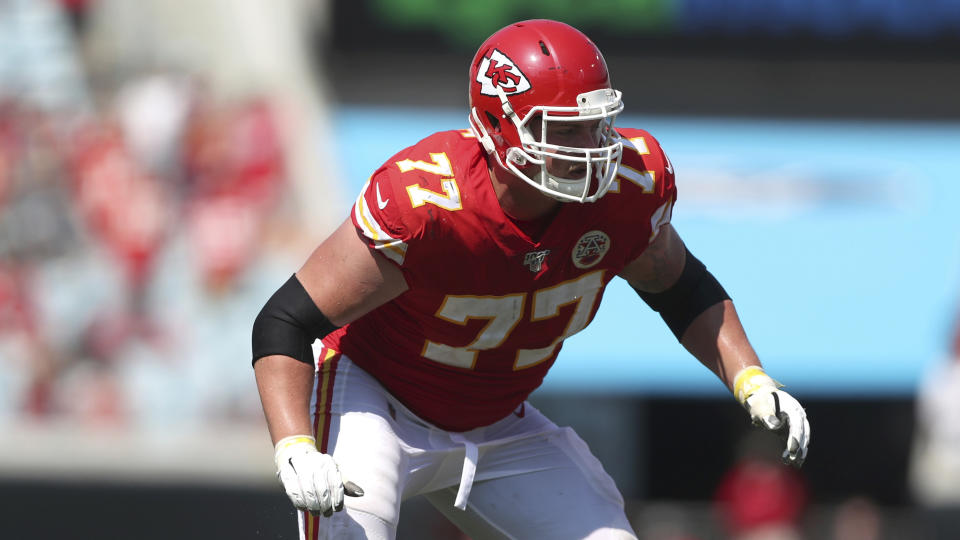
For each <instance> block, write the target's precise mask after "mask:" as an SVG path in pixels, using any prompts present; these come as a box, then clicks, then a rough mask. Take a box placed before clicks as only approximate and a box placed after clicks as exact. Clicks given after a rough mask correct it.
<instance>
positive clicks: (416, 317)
mask: <svg viewBox="0 0 960 540" xmlns="http://www.w3.org/2000/svg"><path fill="white" fill-rule="evenodd" d="M469 88H470V90H469V95H470V113H469V124H470V129H469V130H453V131H444V132H440V133H435V134H433V135H431V136H429V137H427V138H425V139H424V140H422V141H420V142H418V143H416V144H414V145H413V146H410V147H408V148H405V149H403V150H401V151H400V152H398V153H397V154H396V155H394V156H393V157H391V158H390V159H389V160H387V162H386V163H384V164H383V165H382V166H381V167H380V168H379V169H377V170H376V171H375V172H374V173H373V175H372V176H371V177H370V179H369V181H368V182H367V184H366V186H365V187H364V188H363V190H362V192H361V193H360V196H359V197H358V198H357V201H356V203H355V204H354V206H353V211H352V213H351V215H350V217H349V218H348V219H347V220H346V221H345V222H344V223H343V224H342V225H341V226H340V227H339V228H338V229H337V230H336V231H335V232H333V233H332V234H331V235H330V237H329V238H327V239H326V240H324V241H323V242H322V243H321V244H320V245H319V247H317V248H316V250H315V251H314V252H313V253H312V254H311V255H310V257H309V258H308V259H307V261H306V263H305V264H304V265H303V267H302V268H300V270H299V271H297V272H296V273H295V274H294V275H293V276H291V278H290V279H289V280H288V281H287V282H286V283H285V284H283V285H282V286H281V287H280V288H279V289H278V290H277V292H276V293H275V294H274V295H273V296H272V297H271V298H270V299H269V300H268V301H267V303H266V305H265V306H264V308H263V310H262V311H261V313H260V315H259V316H258V317H257V320H256V321H255V323H254V328H253V358H254V369H255V373H256V379H257V385H258V388H259V391H260V396H261V401H262V403H263V408H264V412H265V415H266V418H267V423H268V426H269V430H270V436H271V437H272V440H273V443H274V444H275V461H276V466H277V468H278V475H279V477H280V480H281V482H282V484H283V486H284V488H285V490H286V493H287V495H288V496H289V497H290V499H291V501H292V502H293V504H294V506H296V507H297V508H299V509H300V510H302V512H300V513H299V515H300V526H301V535H302V536H301V537H302V538H308V539H311V540H312V539H315V538H378V539H382V538H394V537H395V536H396V530H397V523H398V520H399V509H400V504H401V502H402V501H403V500H405V499H407V498H410V497H413V496H416V495H421V494H422V495H425V496H426V497H427V498H428V499H429V500H430V501H431V502H432V503H433V504H434V505H435V506H436V507H437V508H438V509H440V511H442V512H443V513H444V514H445V515H446V516H447V517H448V518H449V519H450V520H452V521H453V522H454V523H455V524H456V525H457V526H459V527H460V528H461V529H462V530H463V531H464V532H465V533H466V534H468V535H470V536H471V537H472V538H475V539H480V538H551V539H560V538H635V536H634V533H633V531H632V529H631V527H630V524H629V522H628V521H627V517H626V515H625V513H624V509H623V498H622V496H621V495H620V493H619V492H618V490H617V488H616V486H615V485H614V482H613V481H612V479H611V478H610V476H609V475H608V474H607V473H606V472H605V471H604V470H603V468H602V467H601V465H600V463H599V462H598V461H597V459H596V458H595V457H594V456H593V455H592V454H591V453H590V451H589V449H588V448H587V446H586V444H584V442H583V441H582V440H581V439H580V438H579V437H578V436H577V435H576V434H575V433H574V432H572V431H571V430H570V429H569V428H561V427H558V426H557V425H555V424H554V423H553V422H551V421H550V420H549V419H547V418H546V417H544V416H543V415H542V414H541V413H540V412H538V411H537V410H535V409H534V408H533V407H532V406H531V405H530V404H528V403H526V401H525V400H526V398H527V396H529V395H530V393H531V392H532V391H533V390H534V389H536V388H537V387H538V386H539V385H540V383H541V382H542V381H543V378H544V376H545V375H546V373H547V370H549V369H550V366H551V365H553V363H554V361H555V360H556V359H557V355H558V354H559V352H560V349H561V347H562V345H563V340H564V339H565V338H567V337H569V336H571V335H573V334H575V333H577V332H579V331H580V330H582V329H583V328H584V327H585V326H586V325H587V324H588V323H589V322H590V320H591V319H592V318H593V316H594V314H595V313H596V310H597V307H598V306H599V305H600V298H601V296H602V295H603V291H604V288H605V287H606V285H607V283H609V282H610V280H612V279H613V278H614V277H617V276H619V277H620V278H622V279H625V280H627V282H628V283H629V284H630V285H631V286H632V287H633V288H634V289H635V290H636V291H637V293H638V294H639V296H640V297H641V298H642V299H643V300H644V301H645V302H646V303H647V304H649V305H650V306H651V307H652V308H653V309H654V310H656V311H657V312H659V313H660V315H661V316H662V317H663V319H664V320H665V322H666V324H667V325H668V327H669V328H670V329H671V330H672V331H673V333H674V334H675V335H676V337H677V339H679V340H680V342H681V343H682V344H683V345H684V346H685V347H686V348H687V349H688V350H689V351H690V352H691V353H692V355H693V356H694V357H696V358H697V359H698V360H700V361H701V362H702V363H703V364H705V365H706V366H707V367H708V368H709V369H711V370H712V371H713V372H714V373H716V375H717V376H718V377H719V378H720V379H721V381H723V383H724V384H726V385H727V386H728V387H729V388H730V390H731V391H732V392H733V393H734V395H735V397H736V399H737V400H739V402H740V403H741V404H743V406H744V407H745V408H746V409H747V411H748V412H749V414H750V416H751V417H752V418H753V420H754V421H755V422H757V423H760V424H762V425H764V426H766V427H767V428H769V429H772V430H784V431H785V432H786V434H787V437H786V440H787V443H786V447H785V450H784V458H785V459H786V460H787V461H789V462H791V463H794V464H797V465H799V464H800V463H801V462H802V461H803V459H804V458H805V456H806V453H807V444H808V441H809V438H810V428H809V425H808V423H807V419H806V416H805V414H804V411H803V408H802V407H801V406H800V405H799V404H798V403H797V401H796V400H795V399H794V398H793V397H791V396H790V395H789V394H787V393H786V392H784V391H783V390H781V389H780V388H779V385H778V384H777V383H775V382H774V381H773V380H772V379H771V378H770V377H769V376H767V375H766V374H765V373H764V371H763V369H762V367H761V365H760V362H759V360H758V358H757V355H756V353H755V352H754V350H753V348H752V347H751V345H750V344H749V342H748V341H747V337H746V335H745V334H744V330H743V328H742V326H741V324H740V321H739V319H738V317H737V313H736V311H735V309H734V306H733V304H732V303H731V301H730V299H729V297H728V296H727V294H726V293H725V292H724V289H723V288H722V287H721V286H720V284H719V283H718V282H717V280H716V279H715V278H714V277H713V276H712V275H711V274H710V272H709V271H707V270H706V268H705V267H704V265H703V264H702V263H701V262H700V261H699V260H697V259H696V258H695V257H694V256H693V255H692V254H691V253H690V252H689V251H688V250H687V249H686V248H685V247H684V243H683V241H682V240H681V239H680V237H679V236H678V234H677V231H676V230H675V229H674V228H673V227H672V226H671V224H670V217H671V212H672V210H673V205H674V203H675V201H676V198H677V190H676V187H675V185H674V171H673V167H672V165H671V164H670V160H669V159H668V158H667V156H666V155H665V154H664V152H663V150H662V149H661V148H660V146H659V144H658V143H657V141H656V140H655V139H654V138H653V137H652V136H651V135H650V134H649V133H647V132H646V131H643V130H641V129H630V128H615V127H614V121H615V120H616V118H617V116H618V115H619V114H620V112H621V111H622V110H623V103H622V101H621V94H620V92H619V91H617V90H614V89H613V88H612V86H611V84H610V77H609V75H608V73H607V67H606V63H605V62H604V59H603V56H602V55H601V53H600V51H599V50H598V49H597V47H596V46H595V45H594V44H593V43H592V42H591V41H590V40H589V39H588V38H587V37H586V36H584V35H583V34H582V33H580V32H579V31H578V30H576V29H574V28H572V27H570V26H568V25H566V24H562V23H559V22H555V21H549V20H531V21H524V22H519V23H516V24H511V25H509V26H507V27H505V28H503V29H501V30H499V31H498V32H496V33H495V34H493V35H492V36H491V37H490V38H488V39H487V40H486V41H485V42H484V43H483V44H482V45H481V46H480V49H479V50H478V51H477V54H476V56H475V57H474V59H473V62H472V64H471V65H470V80H469ZM317 338H320V339H322V344H323V346H322V349H321V350H320V351H319V354H314V352H313V351H312V349H311V344H312V343H313V342H314V341H315V339H317ZM341 510H343V511H342V512H341Z"/></svg>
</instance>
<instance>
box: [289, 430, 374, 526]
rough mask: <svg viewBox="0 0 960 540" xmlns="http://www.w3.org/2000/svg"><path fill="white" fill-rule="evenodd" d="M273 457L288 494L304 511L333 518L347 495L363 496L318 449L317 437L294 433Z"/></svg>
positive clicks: (335, 464)
mask: <svg viewBox="0 0 960 540" xmlns="http://www.w3.org/2000/svg"><path fill="white" fill-rule="evenodd" d="M273 459H274V462H275V463H276V465H277V477H278V478H279V479H280V483H281V484H283V489H284V490H285V491H286V492H287V497H290V501H291V502H292V503H293V505H294V506H296V507H297V508H298V509H300V510H308V511H310V512H312V513H314V514H323V515H324V516H328V517H329V516H331V515H333V513H334V512H339V511H340V510H343V496H344V494H346V495H349V496H351V497H360V496H361V495H363V490H362V489H360V487H359V486H357V485H356V484H354V483H353V482H349V481H348V482H344V481H343V480H342V478H341V477H340V469H339V468H338V467H337V463H336V462H335V461H334V460H333V458H332V457H330V456H328V455H327V454H323V453H321V452H320V451H318V450H317V446H316V440H315V439H314V438H313V437H310V436H308V435H293V436H291V437H285V438H283V439H281V440H280V441H279V442H277V445H276V447H275V451H274V455H273Z"/></svg>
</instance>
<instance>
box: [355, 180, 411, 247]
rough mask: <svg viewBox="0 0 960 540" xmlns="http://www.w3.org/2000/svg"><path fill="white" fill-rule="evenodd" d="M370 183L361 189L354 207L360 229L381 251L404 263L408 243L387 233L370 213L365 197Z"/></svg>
mask: <svg viewBox="0 0 960 540" xmlns="http://www.w3.org/2000/svg"><path fill="white" fill-rule="evenodd" d="M369 185H370V181H369V180H368V181H367V183H366V185H364V188H363V190H361V192H360V196H359V197H357V203H356V204H355V205H354V207H353V213H354V217H356V220H357V223H359V224H360V230H361V232H363V235H364V236H366V237H367V238H369V239H370V240H372V241H373V247H374V248H376V249H377V250H380V252H381V253H383V254H384V255H386V256H387V257H388V258H390V259H392V260H393V261H395V262H396V263H397V264H401V265H402V264H403V260H404V258H405V257H406V255H407V243H406V242H404V241H402V240H400V239H398V238H393V237H392V236H390V235H389V234H387V233H386V231H384V230H383V228H382V227H380V223H379V222H377V220H376V218H374V217H373V214H371V213H370V210H369V208H367V204H366V200H364V198H363V194H364V193H366V191H367V188H368V187H369Z"/></svg>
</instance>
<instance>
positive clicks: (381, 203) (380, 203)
mask: <svg viewBox="0 0 960 540" xmlns="http://www.w3.org/2000/svg"><path fill="white" fill-rule="evenodd" d="M388 202H390V199H387V200H383V199H382V198H381V197H380V184H377V206H379V207H380V209H381V210H383V209H384V208H386V207H387V203H388Z"/></svg>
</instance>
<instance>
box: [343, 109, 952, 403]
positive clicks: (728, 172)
mask: <svg viewBox="0 0 960 540" xmlns="http://www.w3.org/2000/svg"><path fill="white" fill-rule="evenodd" d="M618 124H619V125H623V126H636V127H642V128H645V129H647V130H649V131H650V132H651V133H652V134H653V135H654V136H656V137H657V138H658V139H659V140H660V142H661V144H662V145H663V147H664V149H665V150H666V151H667V152H668V154H669V155H670V157H671V159H672V161H673V164H674V167H675V169H676V171H677V185H678V189H679V200H678V202H677V206H676V209H675V211H674V225H675V226H676V228H677V229H678V230H679V231H680V234H681V235H682V236H683V238H684V240H685V241H686V242H687V245H688V246H689V247H690V249H691V251H693V252H694V253H695V254H696V255H697V256H698V257H699V258H700V259H701V260H703V261H704V262H705V263H706V264H707V266H708V267H709V268H710V269H711V270H712V271H713V272H714V274H715V275H717V277H718V278H719V279H720V281H721V283H723V284H724V286H725V287H726V289H727V291H728V292H729V293H730V295H731V296H732V297H733V298H734V301H735V303H736V305H737V308H738V310H739V312H740V316H741V318H742V319H743V322H744V325H745V327H746V328H747V333H748V335H749V336H750V339H751V341H752V342H753V344H754V346H755V347H756V349H757V350H758V352H759V354H760V356H761V358H762V359H763V361H764V363H765V365H766V366H767V369H768V371H769V372H770V373H771V374H772V375H773V376H774V378H777V379H779V380H781V381H782V382H784V383H786V384H787V385H789V387H790V388H791V389H793V390H795V391H796V392H798V393H802V394H826V395H842V396H844V397H849V396H851V395H874V394H908V393H910V392H912V391H913V389H914V387H915V386H916V384H917V382H918V379H919V377H920V376H921V374H922V373H923V370H924V369H925V368H926V367H927V366H928V365H929V364H930V363H932V362H935V361H938V360H940V359H941V358H942V357H943V356H944V355H945V353H946V348H947V342H948V338H949V335H948V334H949V328H950V324H951V323H952V320H953V317H954V316H955V313H956V309H957V307H958V302H960V179H958V178H957V176H958V174H957V172H956V171H957V169H958V167H960V125H958V124H911V123H893V124H890V123H874V122H862V123H857V122H813V121H794V120H789V121H788V120H782V121H781V120H777V121H773V120H769V121H765V120H749V121H747V120H739V119H729V120H703V119H687V118H663V117H657V118H640V117H622V118H621V119H620V120H619V121H618ZM466 125H467V123H466V113H465V112H463V111H459V110H457V111H448V110H442V111H436V110H418V109H386V108H359V107H356V108H355V107H343V108H341V109H340V110H339V112H338V114H337V116H336V118H335V126H334V127H335V129H336V132H337V133H338V134H339V136H340V137H339V140H340V141H341V147H340V148H339V151H340V155H341V156H342V158H343V162H342V167H343V168H344V169H343V170H344V171H345V173H346V174H347V177H348V178H349V183H350V187H349V188H348V191H350V192H352V193H356V192H357V191H358V190H359V189H360V187H361V185H362V184H363V182H364V181H365V180H366V179H367V177H368V176H369V175H370V173H371V172H372V171H373V170H374V169H375V168H376V167H378V166H379V165H380V164H381V163H382V162H383V161H384V160H386V159H387V158H389V157H390V156H391V155H392V154H393V153H395V152H396V151H398V150H399V149H400V148H401V147H403V146H407V145H409V144H412V143H414V142H416V141H417V140H419V139H420V138H422V137H424V136H426V135H428V134H430V133H432V132H434V131H438V130H443V129H456V128H463V127H466ZM545 388H546V389H554V390H569V389H584V390H590V391H623V392H631V391H640V392H644V393H648V394H670V395H675V394H719V393H721V392H724V391H725V390H724V389H723V388H722V386H721V385H720V383H719V382H718V381H717V380H716V378H715V377H714V376H713V375H712V374H711V373H709V372H708V371H707V370H706V369H705V368H703V367H702V366H700V365H699V364H698V363H697V362H696V360H694V359H693V358H692V357H690V356H689V355H688V354H687V353H686V352H685V351H684V350H683V349H682V347H680V346H679V345H678V344H677V342H676V340H675V339H674V338H673V336H672V335H671V334H670V333H669V331H668V330H667V329H666V327H665V325H664V324H663V323H662V322H661V321H660V319H659V318H658V317H657V316H656V314H654V313H652V312H651V311H650V310H649V309H648V308H647V307H646V306H645V305H644V304H643V303H642V302H641V301H640V299H639V298H638V297H637V296H636V294H635V293H634V292H633V291H632V290H631V289H630V288H629V287H627V286H626V285H625V284H624V283H623V282H622V281H621V280H614V283H613V284H612V285H611V287H609V288H608V290H607V293H606V295H605V297H604V301H603V304H602V305H601V307H600V310H599V313H598V314H597V317H596V319H595V320H594V322H593V323H592V324H591V325H590V326H589V327H588V328H587V329H586V330H584V331H583V332H581V333H580V334H578V335H576V336H574V337H572V338H570V339H569V340H567V343H566V345H565V346H564V349H563V352H562V353H561V355H560V358H559V360H558V361H557V364H556V366H555V367H554V368H553V370H552V371H551V373H550V375H549V376H548V377H547V381H546V383H545Z"/></svg>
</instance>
